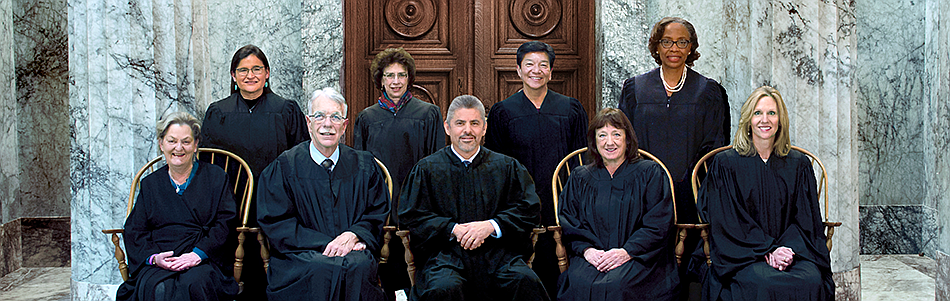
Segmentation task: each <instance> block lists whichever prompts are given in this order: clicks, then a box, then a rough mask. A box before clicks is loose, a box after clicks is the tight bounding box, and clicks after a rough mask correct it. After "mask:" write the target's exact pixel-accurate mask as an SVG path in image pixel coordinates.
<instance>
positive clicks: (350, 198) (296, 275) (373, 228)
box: [257, 88, 389, 301]
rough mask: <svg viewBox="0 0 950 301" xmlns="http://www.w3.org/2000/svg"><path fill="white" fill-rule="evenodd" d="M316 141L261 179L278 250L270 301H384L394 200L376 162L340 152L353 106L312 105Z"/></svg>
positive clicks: (319, 100) (329, 96)
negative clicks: (384, 234)
mask: <svg viewBox="0 0 950 301" xmlns="http://www.w3.org/2000/svg"><path fill="white" fill-rule="evenodd" d="M309 112H310V115H308V118H307V125H308V128H309V129H310V138H311V141H309V142H305V143H301V144H298V145H297V146H294V147H293V148H291V149H290V150H288V151H286V152H284V153H283V154H281V155H280V156H279V157H277V159H276V160H274V162H273V163H271V164H270V165H269V166H267V168H266V169H264V172H262V173H261V181H260V183H261V188H260V192H259V194H258V197H259V200H260V201H259V202H258V203H257V208H258V220H259V222H260V224H261V229H262V230H263V231H264V234H265V235H267V239H268V241H269V242H270V245H271V262H270V269H269V270H268V272H267V280H268V284H267V297H268V299H269V300H272V301H273V300H383V291H382V288H380V287H379V286H378V278H377V277H376V269H377V256H378V253H379V247H380V246H379V236H380V231H382V226H383V222H384V221H385V219H386V215H388V214H389V193H388V190H387V186H386V183H385V179H384V176H383V174H382V172H381V171H380V169H379V167H378V166H377V165H376V161H375V160H374V159H373V155H372V154H370V153H368V152H364V151H358V150H354V149H352V148H350V147H347V146H345V145H340V139H341V138H342V137H343V135H344V132H345V130H346V118H345V117H344V116H346V103H345V101H344V99H343V95H340V93H338V92H336V91H335V90H333V89H331V88H326V89H323V90H318V91H316V92H314V93H313V96H312V97H311V98H310V106H309Z"/></svg>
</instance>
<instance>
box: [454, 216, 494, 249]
mask: <svg viewBox="0 0 950 301" xmlns="http://www.w3.org/2000/svg"><path fill="white" fill-rule="evenodd" d="M493 232H495V227H493V226H492V225H491V222H489V221H478V222H469V223H464V224H457V225H455V228H453V229H452V235H454V236H455V240H458V242H459V245H461V246H462V248H463V249H466V250H475V249H476V248H478V247H480V246H481V245H482V243H484V242H485V239H486V238H488V235H491V234H492V233H493Z"/></svg>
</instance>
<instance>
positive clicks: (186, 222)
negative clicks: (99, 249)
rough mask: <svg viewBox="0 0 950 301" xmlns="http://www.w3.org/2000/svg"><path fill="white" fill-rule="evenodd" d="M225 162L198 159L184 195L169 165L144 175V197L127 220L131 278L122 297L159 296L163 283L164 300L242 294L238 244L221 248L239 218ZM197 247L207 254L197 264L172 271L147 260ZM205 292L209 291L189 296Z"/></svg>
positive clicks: (141, 195)
mask: <svg viewBox="0 0 950 301" xmlns="http://www.w3.org/2000/svg"><path fill="white" fill-rule="evenodd" d="M229 187H230V185H228V176H227V174H226V173H225V172H224V170H222V169H221V168H220V167H218V166H215V165H212V164H207V163H199V164H198V169H197V170H195V175H194V177H193V178H192V179H191V183H190V184H188V187H187V188H185V192H184V193H183V194H182V195H178V193H176V192H175V187H173V186H172V184H171V180H169V177H168V166H167V165H166V166H164V167H162V168H160V169H158V170H156V171H155V172H153V173H151V174H149V175H148V176H146V177H145V178H144V179H142V186H141V189H140V190H139V196H138V199H137V201H136V202H135V206H134V207H132V212H131V213H129V216H128V218H126V220H125V233H124V234H123V239H124V240H125V250H126V253H127V254H128V258H129V261H128V262H129V271H130V273H129V280H128V281H126V282H124V283H122V285H121V286H119V290H118V292H117V293H116V299H118V300H154V299H155V291H156V286H157V285H158V284H159V283H164V291H165V294H164V298H165V300H218V299H221V300H226V299H229V298H233V297H234V296H235V295H237V292H238V286H237V283H235V282H234V278H232V276H231V273H232V270H231V266H232V264H233V263H234V249H229V248H224V247H222V246H223V245H224V243H225V240H226V239H227V236H228V231H229V229H228V226H227V223H228V222H229V221H230V220H231V219H232V218H234V217H235V209H234V208H235V207H234V196H233V195H232V194H231V191H230V189H229ZM195 247H197V248H198V249H201V251H203V252H205V254H207V255H208V258H207V259H205V260H202V261H201V263H199V264H198V265H197V266H194V267H192V268H190V269H187V270H184V271H179V272H173V271H169V270H165V269H163V268H160V267H158V266H154V265H148V264H146V261H147V260H148V258H149V256H151V255H152V254H156V253H161V252H165V251H174V254H173V255H172V256H181V255H182V254H185V253H188V252H191V251H192V249H194V248H195ZM189 288H191V290H192V291H203V292H204V293H205V294H204V295H199V294H192V295H189Z"/></svg>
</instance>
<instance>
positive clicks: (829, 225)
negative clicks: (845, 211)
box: [692, 145, 841, 264]
mask: <svg viewBox="0 0 950 301" xmlns="http://www.w3.org/2000/svg"><path fill="white" fill-rule="evenodd" d="M729 149H732V145H726V146H723V147H720V148H717V149H714V150H712V151H710V152H709V153H707V154H706V155H704V156H703V157H702V158H700V159H699V161H697V162H696V166H694V167H693V176H692V186H693V201H694V202H698V201H699V188H700V186H701V185H702V183H700V181H699V177H698V175H697V172H699V171H700V168H702V169H703V171H708V170H709V166H708V164H707V161H708V160H709V159H711V158H712V157H713V156H715V155H716V154H718V153H720V152H723V151H726V150H729ZM792 149H793V150H797V151H799V152H801V153H803V154H805V155H806V156H808V158H809V159H810V160H811V162H812V165H816V164H817V165H818V169H816V172H815V173H816V176H817V177H818V179H817V183H818V199H819V201H823V202H824V208H825V210H824V220H823V221H822V224H823V225H824V226H825V236H826V237H827V240H826V241H825V244H826V245H827V247H828V251H831V247H832V243H831V238H832V236H834V235H835V228H836V227H838V226H841V222H832V221H831V220H830V219H829V217H828V206H829V201H828V191H827V189H828V171H827V170H826V169H825V164H823V163H821V160H820V159H818V156H815V154H812V153H811V152H809V151H808V150H805V149H804V148H801V147H798V146H794V145H793V146H792ZM817 170H820V172H818V171H817ZM700 223H701V224H697V227H696V228H699V229H701V230H700V235H702V238H703V252H704V253H705V254H706V264H712V260H711V259H710V258H709V240H708V235H709V234H708V233H709V232H708V227H709V224H708V223H703V222H702V218H701V217H700Z"/></svg>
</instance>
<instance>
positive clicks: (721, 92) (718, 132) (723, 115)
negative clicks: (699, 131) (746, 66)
mask: <svg viewBox="0 0 950 301" xmlns="http://www.w3.org/2000/svg"><path fill="white" fill-rule="evenodd" d="M706 81H707V82H706V89H705V91H704V92H703V95H702V97H703V98H704V99H703V106H704V107H705V108H704V113H703V117H702V118H703V119H702V122H703V141H702V144H701V146H700V150H699V152H697V153H696V156H697V157H696V158H692V161H690V162H696V161H699V158H701V157H702V156H704V155H706V153H709V152H710V151H712V150H714V149H716V148H718V147H721V146H724V145H726V144H728V138H727V137H726V135H728V134H729V122H730V120H729V100H728V98H727V97H728V96H727V95H726V93H725V89H723V88H722V85H719V83H717V82H716V81H714V80H711V79H707V80H706Z"/></svg>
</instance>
